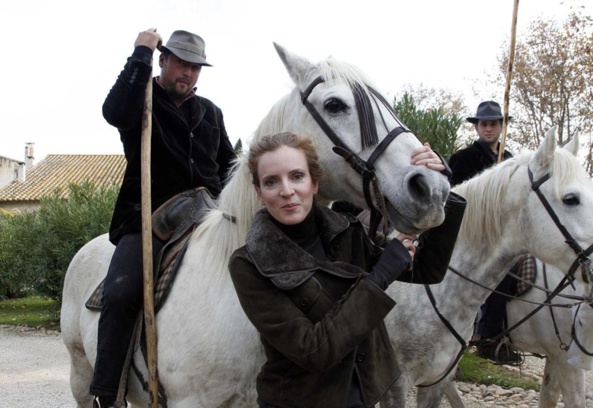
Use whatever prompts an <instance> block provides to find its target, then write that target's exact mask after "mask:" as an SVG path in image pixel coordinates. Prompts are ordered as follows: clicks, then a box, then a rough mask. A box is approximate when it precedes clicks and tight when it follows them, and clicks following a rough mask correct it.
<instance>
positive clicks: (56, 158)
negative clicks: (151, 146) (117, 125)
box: [0, 154, 126, 202]
mask: <svg viewBox="0 0 593 408" xmlns="http://www.w3.org/2000/svg"><path fill="white" fill-rule="evenodd" d="M125 168H126V160H125V157H124V155H123V154H50V155H47V156H46V157H45V159H43V160H41V161H40V162H39V163H38V164H37V165H35V166H33V168H31V169H30V170H28V171H27V173H26V175H25V176H26V177H25V181H17V180H15V181H12V182H11V183H10V184H8V185H6V186H5V187H3V188H2V189H0V202H2V201H4V202H6V201H38V200H39V199H40V198H41V197H43V196H49V195H51V194H52V193H53V191H54V190H55V189H56V188H60V189H61V190H62V192H63V193H64V194H65V193H67V192H68V189H67V186H68V184H69V183H74V184H79V183H82V182H84V181H90V182H93V183H94V184H96V185H103V186H107V185H110V184H112V183H115V184H117V185H119V184H121V181H122V179H123V177H124V171H125Z"/></svg>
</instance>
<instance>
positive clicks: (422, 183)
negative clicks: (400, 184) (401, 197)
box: [408, 174, 430, 201]
mask: <svg viewBox="0 0 593 408" xmlns="http://www.w3.org/2000/svg"><path fill="white" fill-rule="evenodd" d="M408 191H409V192H410V194H411V195H412V197H413V198H414V199H416V200H419V201H424V200H426V199H427V198H430V187H429V186H428V184H427V182H426V178H425V177H424V176H423V175H422V174H416V175H415V176H413V177H411V178H410V179H409V181H408Z"/></svg>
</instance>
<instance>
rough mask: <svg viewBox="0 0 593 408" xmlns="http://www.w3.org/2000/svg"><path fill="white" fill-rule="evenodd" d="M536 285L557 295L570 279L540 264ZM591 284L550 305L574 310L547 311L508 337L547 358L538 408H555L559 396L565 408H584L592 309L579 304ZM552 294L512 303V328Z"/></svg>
mask: <svg viewBox="0 0 593 408" xmlns="http://www.w3.org/2000/svg"><path fill="white" fill-rule="evenodd" d="M536 269H537V276H536V280H535V282H534V283H535V285H537V286H538V287H540V288H547V289H548V290H550V291H552V290H554V289H555V288H556V287H557V285H558V284H559V283H560V281H561V280H562V279H563V277H564V276H565V275H564V273H563V272H561V271H560V270H559V269H558V268H556V267H554V266H551V265H545V264H544V263H542V262H541V261H540V260H538V259H536ZM591 289H592V284H591V283H589V284H586V283H583V282H580V281H575V282H574V287H572V286H568V287H567V288H565V289H564V290H563V291H562V292H561V295H570V296H572V297H573V298H567V297H562V296H556V297H554V298H553V299H552V300H551V302H550V303H552V304H564V305H571V307H553V308H550V307H547V306H546V307H544V308H542V309H541V310H539V311H538V312H537V313H535V314H534V315H533V316H531V317H529V318H528V319H527V320H525V321H524V322H523V323H521V324H520V325H519V326H517V327H516V328H514V329H513V330H511V332H510V333H509V335H510V338H511V341H512V343H513V344H514V345H515V346H517V347H518V348H519V349H521V350H523V351H525V352H530V353H533V354H539V355H542V356H546V360H545V368H544V378H543V381H542V384H541V390H540V397H539V407H540V408H552V407H555V406H556V403H557V402H558V399H559V396H560V394H562V400H563V402H564V406H566V407H571V408H585V378H584V376H585V372H584V370H592V369H593V357H592V356H591V354H592V353H593V308H592V307H591V306H590V305H588V304H586V303H581V302H579V299H578V298H579V297H581V298H589V297H590V296H591ZM547 296H548V294H547V293H546V292H545V291H544V290H541V289H538V288H537V287H534V288H532V289H530V290H529V291H527V292H526V293H525V294H523V295H522V296H520V298H519V299H517V300H511V301H509V302H508V303H507V318H508V324H509V327H511V328H512V327H513V326H514V325H515V324H516V323H519V322H520V321H521V320H522V319H523V318H524V317H525V316H528V315H529V314H530V313H531V312H532V311H533V310H534V309H536V308H537V307H538V304H541V303H544V302H545V301H546V299H547Z"/></svg>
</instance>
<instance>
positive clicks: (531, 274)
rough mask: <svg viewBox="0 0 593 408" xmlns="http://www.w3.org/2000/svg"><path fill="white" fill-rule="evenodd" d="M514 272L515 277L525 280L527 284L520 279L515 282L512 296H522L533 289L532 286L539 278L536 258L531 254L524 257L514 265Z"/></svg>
mask: <svg viewBox="0 0 593 408" xmlns="http://www.w3.org/2000/svg"><path fill="white" fill-rule="evenodd" d="M514 269H516V271H515V270H514ZM512 271H513V272H514V273H515V275H517V276H519V277H520V278H522V279H524V280H525V282H523V281H520V280H518V279H514V280H513V287H512V292H511V294H512V295H513V296H521V295H523V294H524V293H526V292H527V291H528V290H529V289H531V288H532V287H533V286H532V285H531V284H533V283H535V279H536V278H537V266H536V264H535V257H534V256H532V255H529V254H526V255H522V256H521V258H519V260H518V261H517V263H516V264H515V265H514V267H513V269H512Z"/></svg>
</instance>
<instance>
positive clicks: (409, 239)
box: [395, 232, 418, 260]
mask: <svg viewBox="0 0 593 408" xmlns="http://www.w3.org/2000/svg"><path fill="white" fill-rule="evenodd" d="M395 239H397V240H398V241H399V242H401V243H402V244H403V246H404V247H406V249H407V250H408V253H409V254H410V258H412V260H413V259H414V254H416V245H415V243H416V240H417V239H418V237H417V236H416V235H410V234H404V233H403V232H401V233H399V234H398V236H397V237H395Z"/></svg>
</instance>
